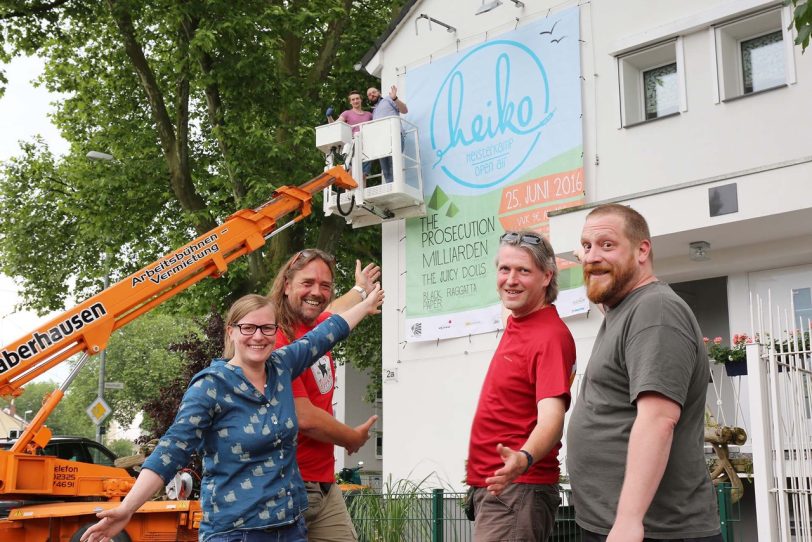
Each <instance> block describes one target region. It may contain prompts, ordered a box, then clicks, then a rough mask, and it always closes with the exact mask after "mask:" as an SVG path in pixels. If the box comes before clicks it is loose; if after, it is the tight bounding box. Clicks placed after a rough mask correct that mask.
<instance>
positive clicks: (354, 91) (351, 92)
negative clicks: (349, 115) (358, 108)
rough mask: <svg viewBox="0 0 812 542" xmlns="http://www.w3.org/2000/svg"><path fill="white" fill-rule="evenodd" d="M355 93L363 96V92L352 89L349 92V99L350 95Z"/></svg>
mask: <svg viewBox="0 0 812 542" xmlns="http://www.w3.org/2000/svg"><path fill="white" fill-rule="evenodd" d="M353 94H358V97H359V98H361V93H360V92H358V91H357V90H351V91H350V92H349V94H347V98H348V99H349V97H350V96H352V95H353Z"/></svg>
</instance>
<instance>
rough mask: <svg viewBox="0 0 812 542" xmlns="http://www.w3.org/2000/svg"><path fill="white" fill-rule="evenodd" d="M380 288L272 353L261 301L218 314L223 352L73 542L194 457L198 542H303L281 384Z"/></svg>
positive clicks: (288, 399) (104, 525)
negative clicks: (199, 466)
mask: <svg viewBox="0 0 812 542" xmlns="http://www.w3.org/2000/svg"><path fill="white" fill-rule="evenodd" d="M383 297H384V295H383V291H382V290H381V289H380V286H377V285H376V286H375V289H374V290H373V291H372V292H371V293H370V295H369V296H367V298H366V299H365V300H363V301H362V302H361V303H359V304H357V305H355V306H353V307H352V308H350V309H348V310H346V311H345V312H343V313H342V314H341V315H333V316H331V317H330V318H328V319H327V320H325V321H324V322H323V323H321V324H320V325H319V326H318V327H316V328H315V329H313V330H312V331H311V332H310V333H308V334H307V335H305V336H304V337H302V338H301V339H299V340H297V341H294V342H292V343H291V344H290V345H288V346H285V347H283V348H280V349H279V350H274V345H275V343H276V331H277V327H278V326H277V323H276V314H275V310H274V307H273V304H272V302H271V300H270V299H268V298H267V297H264V296H260V295H247V296H245V297H242V298H240V299H239V300H237V301H236V302H235V303H234V305H232V307H231V309H230V310H229V312H228V315H227V317H226V328H225V350H224V353H223V358H222V359H215V360H213V361H212V363H211V365H210V366H209V367H207V368H206V369H204V370H202V371H200V372H199V373H198V374H196V375H195V376H194V377H193V378H192V382H191V384H190V385H189V388H188V389H187V390H186V393H185V394H184V396H183V401H182V402H181V405H180V408H179V409H178V413H177V416H176V417H175V421H174V422H173V423H172V426H171V427H170V428H169V430H168V431H167V433H166V434H165V435H164V436H163V437H162V438H161V440H160V442H159V444H158V446H157V447H156V448H155V451H154V452H153V453H152V454H151V455H150V456H149V457H148V458H147V460H146V461H145V462H144V465H143V468H142V471H141V473H140V474H139V476H138V479H137V480H136V483H135V485H134V486H133V488H132V490H130V492H129V493H128V494H127V496H126V497H125V498H124V500H123V501H122V502H121V504H120V505H119V506H118V507H117V508H113V509H111V510H107V511H103V512H100V513H99V514H98V517H99V518H101V521H99V522H98V523H96V524H95V525H94V526H92V527H91V528H89V529H88V530H87V531H86V532H85V534H84V535H83V536H82V538H81V540H82V541H83V542H84V541H90V542H106V541H107V540H109V539H111V538H112V537H113V536H115V535H116V534H118V533H119V532H120V531H121V530H122V529H124V527H125V526H126V525H127V523H128V522H129V521H130V518H131V516H132V514H133V513H134V512H135V511H136V510H137V509H138V508H139V507H140V506H141V505H142V504H143V503H144V502H146V501H147V499H149V498H150V497H152V495H154V494H155V492H157V491H158V490H159V489H160V488H161V487H162V486H163V485H164V484H165V483H167V482H168V481H169V480H170V479H171V478H172V477H173V476H174V475H175V474H176V473H177V472H178V471H179V470H180V469H182V468H184V467H185V466H186V465H187V463H188V461H189V456H190V455H191V453H192V452H193V451H199V452H200V453H201V455H202V457H203V479H202V482H201V496H200V504H201V507H202V509H203V519H202V521H201V523H200V531H199V540H201V542H238V541H239V542H270V541H271V540H273V541H296V542H306V540H307V529H306V527H305V523H304V519H303V513H304V510H305V509H306V508H307V494H306V492H305V488H304V484H303V482H302V479H301V476H300V474H299V469H298V467H297V466H296V436H297V431H298V424H297V421H296V411H295V408H294V404H293V394H292V392H291V382H292V380H293V379H295V378H296V377H297V376H299V375H300V374H301V373H302V372H303V371H304V370H305V369H307V368H308V367H309V366H310V365H312V364H313V363H314V362H316V361H317V360H318V359H319V358H320V357H321V356H322V355H323V354H324V353H325V352H327V351H328V350H330V349H331V348H332V347H333V346H334V345H335V344H336V343H337V342H338V341H340V340H342V339H344V338H346V337H347V335H348V334H349V332H350V330H351V329H353V328H354V327H355V326H356V325H357V324H358V323H359V322H360V321H361V320H362V319H363V318H364V317H365V316H366V315H368V314H379V313H380V309H379V307H380V305H381V303H382V302H383Z"/></svg>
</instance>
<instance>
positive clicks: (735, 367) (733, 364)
mask: <svg viewBox="0 0 812 542" xmlns="http://www.w3.org/2000/svg"><path fill="white" fill-rule="evenodd" d="M725 372H726V373H727V376H742V375H746V374H747V360H746V359H743V360H741V361H728V362H727V363H725Z"/></svg>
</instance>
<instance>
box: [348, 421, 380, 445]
mask: <svg viewBox="0 0 812 542" xmlns="http://www.w3.org/2000/svg"><path fill="white" fill-rule="evenodd" d="M376 421H378V416H374V415H373V416H370V417H369V419H368V420H367V421H365V422H364V423H362V424H361V425H359V426H358V427H355V428H354V429H353V430H354V431H355V433H356V439H355V441H354V442H353V443H352V444H351V445H350V446H347V448H346V449H347V453H349V454H350V455H352V454H354V453H355V452H357V451H358V450H360V449H361V446H363V445H364V444H366V442H367V441H368V440H369V429H370V428H371V427H372V426H373V425H374V424H375V422H376Z"/></svg>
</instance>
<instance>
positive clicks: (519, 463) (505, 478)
mask: <svg viewBox="0 0 812 542" xmlns="http://www.w3.org/2000/svg"><path fill="white" fill-rule="evenodd" d="M496 452H497V453H498V454H499V455H500V456H501V458H502V461H503V462H504V463H505V466H504V467H502V468H501V469H498V470H497V471H496V472H494V473H493V476H491V477H489V478H486V479H485V483H486V484H488V492H490V493H491V494H493V495H499V494H500V493H502V491H504V490H505V488H506V487H507V486H508V484H510V483H511V482H513V480H515V479H516V478H517V477H518V476H520V475H521V474H524V471H525V469H526V468H527V456H525V455H524V454H523V453H521V452H517V451H514V450H511V449H510V448H508V447H507V446H503V445H502V444H497V445H496Z"/></svg>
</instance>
